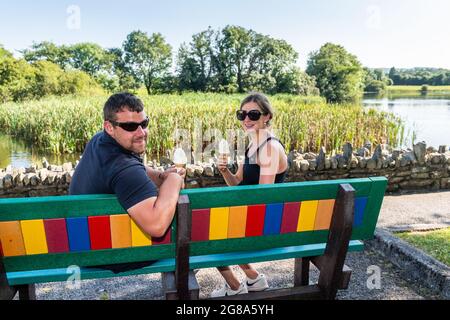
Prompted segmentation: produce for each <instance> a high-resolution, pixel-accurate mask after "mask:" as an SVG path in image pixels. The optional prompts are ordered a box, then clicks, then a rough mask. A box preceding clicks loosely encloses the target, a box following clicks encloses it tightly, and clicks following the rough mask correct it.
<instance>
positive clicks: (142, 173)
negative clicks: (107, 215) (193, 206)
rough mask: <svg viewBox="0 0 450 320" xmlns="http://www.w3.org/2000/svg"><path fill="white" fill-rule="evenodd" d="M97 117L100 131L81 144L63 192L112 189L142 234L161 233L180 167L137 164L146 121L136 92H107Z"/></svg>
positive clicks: (174, 201) (179, 184)
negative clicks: (100, 118) (100, 115)
mask: <svg viewBox="0 0 450 320" xmlns="http://www.w3.org/2000/svg"><path fill="white" fill-rule="evenodd" d="M103 118H104V122H103V129H104V130H103V131H102V132H100V133H97V134H96V135H95V136H94V137H93V138H92V139H91V141H89V143H88V144H87V146H86V149H85V151H84V153H83V156H82V158H81V160H80V162H79V163H78V166H77V167H76V169H75V173H74V175H73V178H72V182H71V184H70V189H69V193H70V194H71V195H75V194H105V193H106V194H116V195H117V198H118V200H119V202H120V204H121V205H122V206H123V207H124V208H125V210H127V212H128V214H129V215H130V216H131V218H132V219H133V220H134V221H135V222H136V224H137V225H139V227H140V228H141V229H142V230H143V231H144V232H145V233H147V234H148V235H150V236H152V237H162V236H163V235H164V234H165V232H166V230H167V229H168V227H169V226H170V224H171V222H172V219H173V216H174V213H175V209H176V204H177V201H178V194H179V192H180V189H182V188H184V176H185V174H186V172H185V170H184V169H182V170H181V171H179V172H177V170H176V169H175V168H170V169H168V170H166V171H165V172H161V171H157V170H154V169H151V168H149V167H147V166H145V165H144V164H143V163H142V162H143V161H142V159H141V158H140V156H139V155H141V154H143V153H144V152H145V150H146V143H147V135H148V129H147V127H148V123H149V120H148V117H147V115H146V114H145V112H144V106H143V103H142V101H141V100H140V99H139V98H137V97H136V96H134V95H132V94H130V93H118V94H114V95H112V96H111V97H110V98H109V99H108V101H106V103H105V106H104V108H103ZM158 188H159V192H158Z"/></svg>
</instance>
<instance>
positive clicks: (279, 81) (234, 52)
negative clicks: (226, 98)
mask: <svg viewBox="0 0 450 320" xmlns="http://www.w3.org/2000/svg"><path fill="white" fill-rule="evenodd" d="M297 58H298V54H297V53H296V52H295V50H294V49H293V48H292V46H290V45H289V44H288V43H287V42H285V41H284V40H277V39H273V38H270V37H268V36H265V35H262V34H258V33H256V32H254V31H252V30H247V29H245V28H242V27H239V26H226V27H225V28H223V29H222V30H219V31H216V32H214V31H213V30H212V29H211V28H208V30H206V31H203V32H200V33H198V34H195V35H194V36H193V37H192V41H191V42H190V43H189V44H187V45H186V44H183V45H182V46H181V47H180V50H179V51H178V59H177V62H178V63H177V64H178V67H177V75H178V78H179V84H180V89H181V90H185V89H187V90H194V91H221V92H241V93H242V92H248V91H251V90H260V91H264V92H267V93H277V92H298V91H301V90H299V88H298V87H296V85H297V84H298V83H300V82H301V81H297V80H299V79H298V76H300V77H301V75H300V73H299V72H297V70H296V69H295V68H296V67H295V62H296V60H297Z"/></svg>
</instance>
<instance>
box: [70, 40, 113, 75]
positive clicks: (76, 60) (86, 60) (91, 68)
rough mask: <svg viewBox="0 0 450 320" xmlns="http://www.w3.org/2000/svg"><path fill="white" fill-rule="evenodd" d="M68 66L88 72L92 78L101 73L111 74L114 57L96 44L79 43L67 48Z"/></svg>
mask: <svg viewBox="0 0 450 320" xmlns="http://www.w3.org/2000/svg"><path fill="white" fill-rule="evenodd" d="M66 51H67V54H68V64H69V65H70V66H71V67H72V68H74V69H77V70H81V71H84V72H86V73H87V74H88V75H90V76H91V77H96V76H98V75H99V74H100V73H109V72H110V70H111V67H112V60H113V57H111V55H110V54H109V53H108V51H106V50H105V49H103V48H102V47H100V46H99V45H98V44H95V43H77V44H74V45H72V46H69V47H67V48H66Z"/></svg>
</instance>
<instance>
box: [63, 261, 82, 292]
mask: <svg viewBox="0 0 450 320" xmlns="http://www.w3.org/2000/svg"><path fill="white" fill-rule="evenodd" d="M66 273H67V274H70V276H69V277H68V278H67V281H66V287H67V288H68V289H71V290H74V289H80V288H81V270H80V267H79V266H76V265H72V266H69V267H68V268H67V269H66Z"/></svg>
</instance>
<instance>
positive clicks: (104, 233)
mask: <svg viewBox="0 0 450 320" xmlns="http://www.w3.org/2000/svg"><path fill="white" fill-rule="evenodd" d="M171 236H172V234H171V229H169V230H168V232H167V233H166V235H165V236H164V237H163V238H160V239H155V238H150V237H147V236H146V235H145V234H144V233H143V232H142V231H141V230H140V229H139V228H138V227H137V225H136V224H135V223H134V222H133V220H131V219H130V218H129V215H128V214H127V213H126V211H125V210H124V209H123V208H122V206H121V205H120V204H119V202H118V201H117V198H116V197H115V196H113V195H82V196H58V197H37V198H16V199H0V248H1V254H2V256H3V263H4V266H5V270H6V271H7V272H12V271H26V270H39V269H51V268H67V267H68V266H70V265H77V266H79V267H86V266H96V265H107V264H116V263H124V262H138V261H149V260H158V259H164V258H173V257H174V256H175V244H174V243H173V242H172V241H171Z"/></svg>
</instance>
